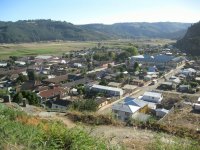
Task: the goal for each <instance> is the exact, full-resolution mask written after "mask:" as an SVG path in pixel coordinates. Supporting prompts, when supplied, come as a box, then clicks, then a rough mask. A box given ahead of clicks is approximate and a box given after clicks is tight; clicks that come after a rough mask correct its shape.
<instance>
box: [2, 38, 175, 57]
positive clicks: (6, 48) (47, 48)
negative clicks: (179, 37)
mask: <svg viewBox="0 0 200 150" xmlns="http://www.w3.org/2000/svg"><path fill="white" fill-rule="evenodd" d="M99 42H100V43H101V46H104V47H107V48H128V47H130V46H132V45H138V46H141V45H164V44H168V43H172V42H174V41H172V40H167V39H151V40H150V39H149V40H146V39H140V40H109V41H59V42H40V43H21V44H0V59H7V58H8V57H9V56H31V55H42V54H49V55H61V54H63V53H65V52H68V51H75V50H83V49H88V48H93V47H97V46H98V43H99Z"/></svg>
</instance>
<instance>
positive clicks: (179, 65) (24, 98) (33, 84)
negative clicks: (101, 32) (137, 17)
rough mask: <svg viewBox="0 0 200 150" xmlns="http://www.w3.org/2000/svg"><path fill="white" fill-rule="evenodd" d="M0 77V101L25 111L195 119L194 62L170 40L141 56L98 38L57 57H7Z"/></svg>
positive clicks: (198, 72)
mask: <svg viewBox="0 0 200 150" xmlns="http://www.w3.org/2000/svg"><path fill="white" fill-rule="evenodd" d="M155 49H157V50H156V51H155ZM0 76H1V81H0V88H1V89H0V96H1V101H2V102H5V103H13V104H15V105H19V107H22V108H25V107H27V109H25V110H26V111H27V112H29V113H30V114H32V113H33V112H31V106H36V107H38V108H42V109H43V110H45V111H46V112H60V113H66V112H69V111H71V109H72V108H73V109H76V110H78V111H82V110H87V111H95V112H96V113H99V114H108V113H112V115H113V116H114V117H115V118H116V119H118V120H120V121H123V122H128V121H130V120H139V121H147V120H149V119H152V118H153V119H155V120H157V121H158V122H160V121H162V122H168V120H169V118H172V117H169V116H173V117H176V115H177V114H176V113H175V112H176V111H181V113H180V114H178V115H181V114H182V115H187V114H185V113H188V114H190V117H191V118H194V119H199V118H200V117H199V114H198V113H199V111H200V100H199V99H200V98H199V97H200V92H199V89H200V86H199V83H200V68H199V62H198V61H194V60H191V59H190V58H188V57H186V56H185V54H184V53H182V52H179V51H178V50H177V49H176V48H174V47H173V46H172V45H170V44H169V45H164V46H150V47H149V48H148V50H147V51H145V54H144V49H143V48H141V47H138V46H137V48H136V47H135V46H132V47H129V48H127V49H111V48H110V49H108V48H106V47H104V46H103V44H102V43H100V42H99V43H97V47H94V48H92V49H85V50H79V51H70V52H67V53H63V54H62V56H52V55H37V56H24V57H16V56H10V57H9V59H8V60H2V61H1V62H0ZM182 117H183V116H182ZM182 117H180V119H181V120H182V121H185V120H184V118H182ZM179 121H180V120H179ZM180 122H181V121H180ZM174 123H176V124H178V121H177V122H174ZM189 123H191V124H193V125H191V128H193V129H195V130H199V128H198V125H195V122H194V123H192V122H191V121H190V122H189ZM197 124H198V123H197Z"/></svg>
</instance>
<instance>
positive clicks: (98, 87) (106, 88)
mask: <svg viewBox="0 0 200 150" xmlns="http://www.w3.org/2000/svg"><path fill="white" fill-rule="evenodd" d="M92 88H97V89H103V90H108V91H119V92H123V90H122V89H121V88H115V87H110V86H103V85H98V84H93V85H92Z"/></svg>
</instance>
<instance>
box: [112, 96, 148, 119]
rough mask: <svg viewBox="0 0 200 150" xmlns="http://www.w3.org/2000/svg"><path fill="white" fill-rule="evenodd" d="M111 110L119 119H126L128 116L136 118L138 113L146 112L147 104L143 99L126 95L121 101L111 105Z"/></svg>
mask: <svg viewBox="0 0 200 150" xmlns="http://www.w3.org/2000/svg"><path fill="white" fill-rule="evenodd" d="M112 112H113V113H114V114H115V116H116V118H118V119H119V120H122V121H127V120H128V119H129V118H137V116H138V114H145V113H147V112H148V106H147V104H146V103H143V101H140V100H137V99H135V98H131V97H126V98H125V99H124V102H123V103H117V104H114V105H113V106H112Z"/></svg>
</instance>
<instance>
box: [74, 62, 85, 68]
mask: <svg viewBox="0 0 200 150" xmlns="http://www.w3.org/2000/svg"><path fill="white" fill-rule="evenodd" d="M73 66H74V67H76V68H81V67H82V66H83V65H82V64H81V63H74V64H73Z"/></svg>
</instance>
